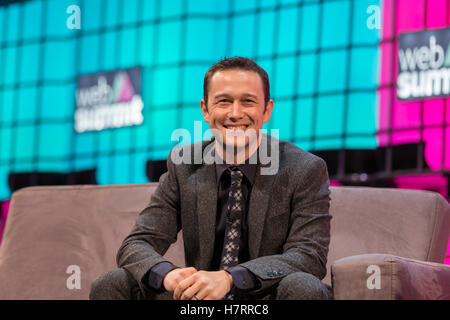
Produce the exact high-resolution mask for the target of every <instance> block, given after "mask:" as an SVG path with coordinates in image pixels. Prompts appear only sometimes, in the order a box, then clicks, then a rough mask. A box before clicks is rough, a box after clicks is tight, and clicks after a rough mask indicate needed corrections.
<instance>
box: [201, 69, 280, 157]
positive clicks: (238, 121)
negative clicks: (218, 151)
mask: <svg viewBox="0 0 450 320" xmlns="http://www.w3.org/2000/svg"><path fill="white" fill-rule="evenodd" d="M200 105H201V108H202V112H203V117H204V119H205V121H206V122H208V123H209V127H210V129H211V130H212V129H216V130H218V131H219V132H220V133H221V137H223V140H224V142H225V144H226V145H233V146H234V147H237V148H241V147H247V146H248V145H249V141H250V140H249V137H253V135H251V131H252V130H254V131H253V132H254V133H255V134H256V136H259V130H260V129H261V128H262V126H263V124H264V123H266V122H267V121H269V119H270V115H271V113H272V109H273V101H272V100H270V101H269V102H268V103H267V107H266V108H265V103H264V90H263V83H262V80H261V78H260V76H259V74H258V73H256V72H253V71H246V70H240V69H235V70H234V69H233V70H224V71H218V72H216V73H214V75H213V76H212V77H211V79H210V83H209V91H208V105H206V104H205V101H204V100H202V101H201V102H200ZM213 132H214V131H213ZM214 135H215V136H216V134H214ZM221 137H217V136H216V139H217V140H218V141H220V140H221V139H220V138H221Z"/></svg>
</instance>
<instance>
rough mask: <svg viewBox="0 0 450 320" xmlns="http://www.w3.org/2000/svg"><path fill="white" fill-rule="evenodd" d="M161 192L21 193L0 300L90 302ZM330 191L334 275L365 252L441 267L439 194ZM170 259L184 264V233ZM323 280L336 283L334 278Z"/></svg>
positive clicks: (444, 233)
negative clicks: (341, 262)
mask: <svg viewBox="0 0 450 320" xmlns="http://www.w3.org/2000/svg"><path fill="white" fill-rule="evenodd" d="M156 186H157V184H156V183H148V184H137V185H109V186H54V187H30V188H25V189H21V190H19V191H17V192H15V193H14V194H13V196H12V199H11V207H10V213H9V216H8V220H7V224H6V228H5V234H4V238H3V241H2V244H1V247H0V299H87V298H88V297H89V289H90V284H91V282H92V281H93V280H94V279H96V278H97V277H98V276H99V275H100V274H101V273H103V272H105V271H106V270H109V269H112V268H115V267H116V262H115V257H116V253H117V250H118V248H119V247H120V244H121V243H122V240H123V239H124V237H125V236H126V235H127V234H128V233H129V232H130V231H131V228H132V227H133V225H134V222H135V219H136V217H137V214H138V213H139V212H140V211H141V210H142V209H143V208H144V207H145V206H146V205H147V204H148V202H149V201H150V196H151V193H152V192H153V191H154V190H155V188H156ZM331 190H332V191H331V192H332V193H331V199H332V201H331V209H330V211H331V213H332V215H333V219H332V224H331V234H332V236H331V244H330V252H329V259H328V270H329V266H330V265H331V263H332V262H333V261H334V260H336V259H339V258H342V257H346V256H349V255H355V254H362V253H390V254H395V255H400V256H404V257H408V258H413V259H419V260H426V261H436V262H442V261H443V259H444V256H445V249H446V245H447V240H448V236H449V229H450V209H449V205H448V203H447V201H446V200H445V199H443V198H442V197H441V196H440V195H438V194H436V193H432V192H423V191H410V190H398V189H375V188H356V187H332V188H331ZM165 257H166V258H167V259H168V260H170V261H172V262H174V263H175V264H177V265H179V266H183V265H184V249H183V241H182V237H181V233H180V234H179V237H178V241H177V242H176V243H175V244H173V245H172V246H171V247H170V248H169V250H168V252H167V253H166V255H165ZM328 274H329V272H328ZM77 277H78V278H79V279H80V287H79V288H77ZM324 281H325V282H327V283H330V279H329V275H327V277H326V278H325V280H324Z"/></svg>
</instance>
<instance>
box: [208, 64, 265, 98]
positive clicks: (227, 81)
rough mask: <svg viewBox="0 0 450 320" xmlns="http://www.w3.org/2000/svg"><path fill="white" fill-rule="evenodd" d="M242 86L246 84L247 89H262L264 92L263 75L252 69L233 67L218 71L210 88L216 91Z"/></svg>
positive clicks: (212, 79)
mask: <svg viewBox="0 0 450 320" xmlns="http://www.w3.org/2000/svg"><path fill="white" fill-rule="evenodd" d="M242 86H245V87H246V89H250V88H252V89H253V90H254V91H259V90H261V92H263V84H262V80H261V77H260V76H259V74H258V73H257V72H255V71H251V70H242V69H231V70H221V71H217V72H216V73H214V75H213V76H212V77H211V81H210V90H216V91H217V90H219V91H222V90H223V89H225V88H227V87H229V88H242V89H244V88H243V87H242ZM255 93H257V92H255Z"/></svg>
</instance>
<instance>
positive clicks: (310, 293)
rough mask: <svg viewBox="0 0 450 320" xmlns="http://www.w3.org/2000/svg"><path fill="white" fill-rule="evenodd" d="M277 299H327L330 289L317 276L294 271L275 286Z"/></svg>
mask: <svg viewBox="0 0 450 320" xmlns="http://www.w3.org/2000/svg"><path fill="white" fill-rule="evenodd" d="M276 299H277V300H328V299H332V293H331V289H330V288H329V287H327V286H326V285H325V284H323V283H322V282H321V281H320V280H319V279H318V278H316V277H315V276H313V275H312V274H309V273H306V272H295V273H291V274H289V275H287V276H286V277H284V278H283V279H282V280H281V281H280V283H279V284H278V287H277V294H276Z"/></svg>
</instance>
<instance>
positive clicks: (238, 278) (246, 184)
mask: <svg viewBox="0 0 450 320" xmlns="http://www.w3.org/2000/svg"><path fill="white" fill-rule="evenodd" d="M248 162H249V161H246V163H243V164H241V165H239V166H238V168H239V169H241V171H242V172H243V174H244V177H243V179H242V194H243V198H244V204H245V205H244V210H243V217H242V223H241V239H240V242H239V263H242V262H246V261H248V260H249V251H248V223H247V217H248V207H249V200H250V194H251V190H252V186H253V183H254V180H255V175H256V167H257V165H256V164H252V163H248ZM228 167H230V165H227V164H219V163H216V177H217V184H218V198H217V215H216V229H215V242H214V254H213V260H212V264H211V268H210V269H211V270H212V271H216V270H219V268H220V260H221V258H222V249H223V242H224V235H225V227H226V216H227V204H228V195H229V191H230V185H231V177H230V174H229V172H228V171H227V168H228ZM176 268H177V267H176V266H174V265H173V264H172V263H170V262H166V261H165V262H160V263H158V264H156V265H155V266H153V268H152V269H151V270H150V272H149V275H148V285H149V286H150V288H152V289H153V290H155V291H156V292H158V293H160V292H164V285H163V280H164V277H165V275H166V274H167V273H168V272H169V271H172V270H173V269H176ZM227 271H228V272H229V273H230V274H231V276H232V278H233V284H234V288H233V290H232V292H234V293H239V292H238V291H241V292H245V291H248V290H252V289H257V288H258V287H259V286H260V283H259V281H258V280H257V278H256V276H255V275H253V273H251V272H250V271H249V270H248V269H246V268H244V267H241V266H239V265H237V266H234V267H232V268H229V269H228V270H227Z"/></svg>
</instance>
